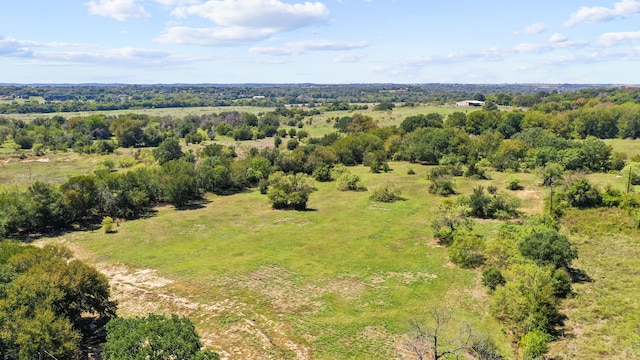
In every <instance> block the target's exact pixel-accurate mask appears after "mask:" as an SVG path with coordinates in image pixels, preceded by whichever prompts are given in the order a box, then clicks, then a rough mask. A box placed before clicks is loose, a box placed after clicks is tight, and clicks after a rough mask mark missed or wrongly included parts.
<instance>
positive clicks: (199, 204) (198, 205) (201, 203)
mask: <svg viewBox="0 0 640 360" xmlns="http://www.w3.org/2000/svg"><path fill="white" fill-rule="evenodd" d="M210 202H211V200H207V199H202V200H195V201H192V202H190V203H188V204H184V205H181V206H176V207H175V208H176V210H178V211H187V210H198V209H204V208H205V207H206V206H207V204H209V203H210Z"/></svg>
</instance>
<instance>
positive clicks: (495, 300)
mask: <svg viewBox="0 0 640 360" xmlns="http://www.w3.org/2000/svg"><path fill="white" fill-rule="evenodd" d="M552 274H553V269H552V268H551V267H538V266H537V265H533V264H525V265H515V266H513V267H512V268H511V269H510V270H509V271H508V272H507V273H505V278H506V279H507V282H506V284H505V285H504V286H498V287H497V288H496V290H495V292H494V293H493V295H492V296H491V299H490V301H489V311H490V313H491V314H492V315H493V316H494V317H495V318H496V319H498V320H500V321H502V322H503V323H504V324H505V325H506V326H507V328H508V329H509V330H510V332H511V333H512V334H514V336H515V337H516V338H520V337H521V336H523V335H524V334H526V333H527V332H529V331H533V330H540V331H543V332H545V333H551V332H552V331H553V330H554V328H555V327H556V326H557V325H559V324H560V323H561V321H562V319H561V316H560V313H559V311H558V299H557V298H556V297H555V295H554V293H555V289H554V286H553V279H552Z"/></svg>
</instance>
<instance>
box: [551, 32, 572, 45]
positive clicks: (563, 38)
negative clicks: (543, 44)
mask: <svg viewBox="0 0 640 360" xmlns="http://www.w3.org/2000/svg"><path fill="white" fill-rule="evenodd" d="M567 40H568V39H567V37H566V36H564V35H562V34H559V33H555V34H553V35H551V38H549V42H550V43H552V44H557V43H561V42H565V41H567Z"/></svg>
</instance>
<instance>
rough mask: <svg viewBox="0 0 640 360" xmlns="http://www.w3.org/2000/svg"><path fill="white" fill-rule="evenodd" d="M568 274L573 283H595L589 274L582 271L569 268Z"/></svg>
mask: <svg viewBox="0 0 640 360" xmlns="http://www.w3.org/2000/svg"><path fill="white" fill-rule="evenodd" d="M567 272H568V273H569V276H570V277H571V281H572V282H573V283H576V284H582V283H588V282H593V279H592V278H591V276H589V274H587V272H586V271H584V270H582V269H574V268H569V269H567Z"/></svg>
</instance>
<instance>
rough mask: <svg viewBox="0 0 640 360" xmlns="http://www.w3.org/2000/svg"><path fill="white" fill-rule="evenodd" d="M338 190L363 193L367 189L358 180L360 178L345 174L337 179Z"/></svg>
mask: <svg viewBox="0 0 640 360" xmlns="http://www.w3.org/2000/svg"><path fill="white" fill-rule="evenodd" d="M338 190H341V191H349V190H350V191H365V190H367V188H366V187H365V186H364V184H363V183H362V180H360V176H358V175H355V174H352V173H350V172H345V173H343V174H342V175H340V177H339V178H338Z"/></svg>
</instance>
